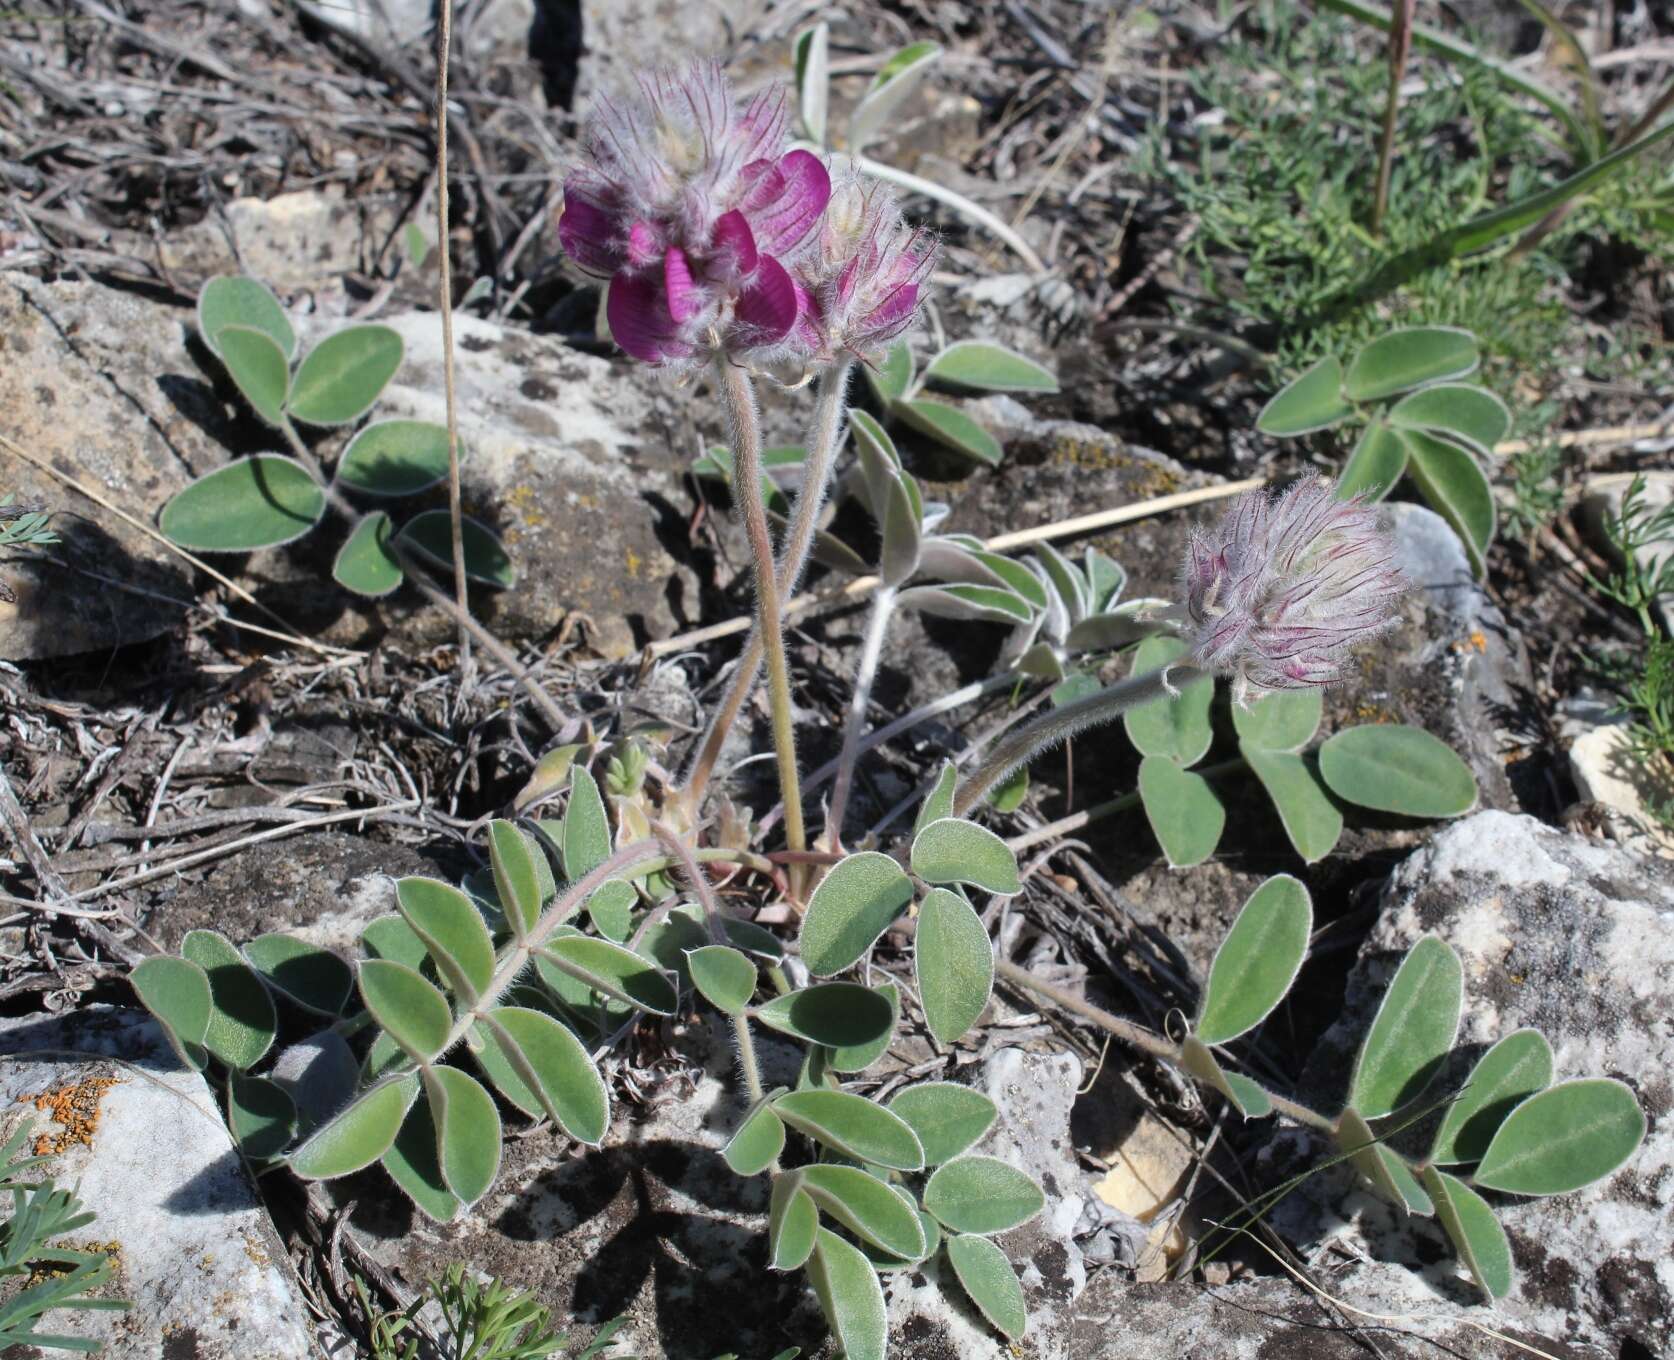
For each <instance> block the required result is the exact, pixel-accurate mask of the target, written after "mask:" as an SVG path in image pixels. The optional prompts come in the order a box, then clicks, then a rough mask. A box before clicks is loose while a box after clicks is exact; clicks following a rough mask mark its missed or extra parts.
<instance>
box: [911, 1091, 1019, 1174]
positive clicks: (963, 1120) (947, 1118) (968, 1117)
mask: <svg viewBox="0 0 1674 1360" xmlns="http://www.w3.org/2000/svg"><path fill="white" fill-rule="evenodd" d="M889 1109H890V1112H891V1113H893V1114H897V1115H899V1116H900V1117H901V1118H902V1119H904V1120H906V1121H907V1123H908V1124H910V1125H911V1126H912V1130H913V1132H914V1133H916V1134H917V1135H918V1141H919V1142H920V1143H921V1144H922V1145H923V1147H924V1164H925V1165H926V1166H940V1165H941V1164H942V1163H943V1162H951V1161H952V1160H953V1159H954V1158H955V1157H957V1156H958V1155H959V1154H960V1153H961V1152H964V1151H966V1150H968V1149H969V1148H972V1147H974V1146H975V1145H976V1144H977V1143H979V1142H980V1141H981V1140H982V1137H983V1135H984V1134H986V1133H987V1132H988V1130H989V1129H990V1128H992V1127H993V1124H994V1120H995V1119H996V1118H997V1117H998V1115H999V1111H998V1110H997V1109H995V1107H994V1102H993V1101H992V1100H990V1099H989V1098H988V1097H987V1096H985V1095H983V1093H982V1092H981V1091H977V1090H974V1089H972V1088H971V1087H969V1086H958V1085H955V1084H954V1083H953V1082H949V1081H930V1082H923V1083H921V1084H919V1085H917V1086H909V1087H907V1088H906V1089H905V1090H903V1091H900V1092H898V1093H897V1094H896V1095H895V1097H894V1098H893V1099H892V1100H891V1101H890V1102H889Z"/></svg>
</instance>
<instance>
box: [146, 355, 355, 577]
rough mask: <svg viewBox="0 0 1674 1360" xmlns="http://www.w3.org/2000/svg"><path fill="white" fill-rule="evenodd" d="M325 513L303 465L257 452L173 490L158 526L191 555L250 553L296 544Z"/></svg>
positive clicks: (316, 487) (320, 495) (315, 485)
mask: <svg viewBox="0 0 1674 1360" xmlns="http://www.w3.org/2000/svg"><path fill="white" fill-rule="evenodd" d="M267 343H269V344H271V343H272V342H271V341H268V342H267ZM324 514H325V492H324V491H322V490H321V489H320V484H319V483H318V482H316V481H315V480H314V479H313V477H311V476H310V475H309V474H308V471H307V470H306V469H305V468H304V467H303V466H302V464H301V463H299V462H297V461H296V460H295V459H294V458H283V457H281V456H280V455H279V454H277V453H258V454H256V455H255V456H254V457H253V458H240V459H239V460H238V461H237V462H235V463H229V464H227V466H226V467H222V468H216V469H215V471H213V472H210V473H206V474H205V475H204V476H202V477H199V478H198V479H197V481H195V482H193V483H192V484H191V485H190V486H188V487H186V488H185V489H184V490H182V491H180V492H177V493H176V494H175V495H174V496H173V497H172V498H171V499H170V501H169V503H168V504H167V505H165V506H164V507H163V514H162V517H161V519H160V520H159V521H158V524H159V527H160V528H161V529H162V531H163V535H164V537H166V538H167V539H168V540H169V542H171V543H174V544H176V545H177V546H179V547H182V548H186V549H189V550H190V551H192V552H254V551H255V550H256V549H258V548H275V547H278V546H280V545H281V544H285V543H291V542H294V541H295V540H296V539H299V538H301V537H302V536H303V535H304V534H305V533H307V532H308V531H309V530H310V529H312V528H313V527H314V526H315V525H316V524H318V523H319V522H320V517H321V516H322V515H324Z"/></svg>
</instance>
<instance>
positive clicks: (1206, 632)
mask: <svg viewBox="0 0 1674 1360" xmlns="http://www.w3.org/2000/svg"><path fill="white" fill-rule="evenodd" d="M1393 559H1394V548H1393V545H1392V544H1391V542H1390V540H1389V538H1388V536H1387V535H1386V534H1385V533H1384V532H1383V531H1382V530H1381V529H1380V528H1379V527H1378V519H1377V512H1376V511H1375V510H1373V509H1372V508H1371V507H1370V506H1368V505H1366V504H1365V503H1364V502H1362V501H1361V500H1360V499H1359V498H1356V499H1354V500H1347V501H1344V500H1339V499H1338V498H1337V494H1336V489H1335V488H1334V487H1333V486H1332V485H1331V483H1329V482H1327V481H1325V480H1323V479H1322V478H1318V477H1311V478H1306V479H1304V480H1302V481H1299V482H1295V483H1293V484H1292V485H1291V486H1289V487H1287V488H1286V489H1285V490H1284V491H1282V492H1280V493H1279V494H1278V495H1276V496H1273V497H1269V496H1268V495H1267V494H1266V493H1265V492H1263V491H1252V492H1249V493H1247V494H1246V495H1244V496H1241V497H1239V499H1238V500H1237V501H1235V502H1234V503H1233V506H1232V508H1231V509H1230V510H1228V511H1227V512H1226V514H1225V515H1224V516H1223V517H1222V518H1221V521H1220V523H1219V524H1217V525H1216V526H1215V527H1214V528H1213V529H1212V530H1210V531H1208V532H1204V531H1203V530H1193V532H1192V539H1191V546H1190V547H1189V549H1188V550H1187V554H1186V566H1185V570H1184V572H1183V573H1182V581H1181V585H1182V589H1183V591H1184V594H1185V597H1186V599H1185V612H1186V617H1187V620H1188V628H1187V632H1186V637H1187V641H1188V642H1189V643H1190V644H1191V654H1190V658H1189V659H1190V661H1191V663H1192V664H1193V665H1195V666H1198V667H1201V668H1202V669H1203V670H1207V671H1214V672H1217V673H1219V674H1222V675H1229V676H1231V677H1232V680H1233V697H1234V698H1235V699H1236V700H1237V702H1238V703H1239V704H1246V703H1247V702H1248V699H1249V696H1250V695H1251V694H1252V693H1254V694H1255V695H1256V696H1257V697H1260V695H1261V694H1262V693H1263V692H1265V691H1268V690H1280V689H1311V688H1314V687H1316V686H1320V685H1329V684H1333V683H1335V682H1336V681H1338V680H1340V679H1341V678H1342V676H1343V671H1344V665H1345V662H1346V659H1347V654H1348V651H1349V649H1350V648H1351V647H1353V646H1354V644H1355V643H1357V642H1360V641H1363V640H1364V639H1366V638H1370V637H1373V636H1375V635H1376V634H1378V633H1381V632H1383V631H1384V630H1385V629H1386V628H1389V627H1390V626H1391V625H1393V624H1394V622H1395V618H1396V610H1397V608H1398V607H1399V604H1400V600H1401V595H1402V593H1403V592H1404V591H1405V589H1406V584H1407V583H1406V581H1405V579H1404V578H1403V577H1402V576H1401V574H1400V572H1398V571H1397V570H1396V569H1395V568H1394V566H1393V565H1392V564H1393Z"/></svg>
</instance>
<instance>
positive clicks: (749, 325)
mask: <svg viewBox="0 0 1674 1360" xmlns="http://www.w3.org/2000/svg"><path fill="white" fill-rule="evenodd" d="M797 311H798V307H797V295H796V283H795V282H794V281H793V280H792V278H791V276H790V275H789V274H788V273H787V272H786V271H785V267H784V265H782V264H780V263H779V262H778V261H777V260H775V259H774V258H773V257H772V256H771V255H763V256H762V257H761V261H760V263H759V264H757V266H756V273H755V277H754V278H752V279H751V280H750V282H749V285H748V286H747V287H746V288H745V289H744V291H743V292H741V293H740V294H739V295H738V305H737V307H736V308H734V310H733V315H734V316H735V317H736V318H737V320H738V322H739V324H740V325H741V326H743V327H744V328H745V329H746V330H747V332H748V335H747V339H746V343H747V344H751V345H772V344H777V343H778V342H779V341H780V340H783V339H784V338H785V336H786V335H788V334H789V333H790V328H791V327H792V326H794V325H795V324H796V318H797Z"/></svg>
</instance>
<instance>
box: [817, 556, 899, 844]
mask: <svg viewBox="0 0 1674 1360" xmlns="http://www.w3.org/2000/svg"><path fill="white" fill-rule="evenodd" d="M894 612H895V587H894V586H884V587H882V588H881V589H879V591H878V593H877V594H876V595H874V596H873V597H872V612H871V614H870V616H869V617H868V618H867V620H866V639H865V641H864V642H863V643H862V644H861V648H860V660H859V661H858V662H857V663H856V664H855V670H854V693H853V694H852V695H851V696H850V697H849V714H848V718H847V720H846V721H845V722H844V724H843V749H842V751H841V752H840V753H839V754H838V756H837V778H836V780H835V782H833V784H832V786H831V810H830V811H829V812H827V813H826V815H825V838H826V840H828V841H830V842H831V844H832V846H833V847H836V846H838V845H841V844H842V841H843V813H844V812H845V811H847V810H848V806H849V789H850V787H851V786H852V785H853V783H854V767H855V764H856V762H857V761H858V760H859V758H860V738H861V736H862V734H863V733H864V731H865V728H866V708H867V705H868V704H869V703H870V702H871V699H872V682H873V681H874V680H875V679H876V678H877V675H878V660H879V658H880V657H881V656H882V655H883V642H884V635H885V634H886V633H887V632H888V631H889V618H890V615H891V614H893V613H894Z"/></svg>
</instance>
